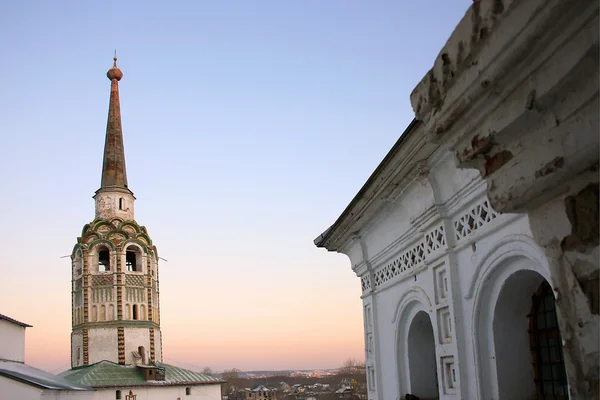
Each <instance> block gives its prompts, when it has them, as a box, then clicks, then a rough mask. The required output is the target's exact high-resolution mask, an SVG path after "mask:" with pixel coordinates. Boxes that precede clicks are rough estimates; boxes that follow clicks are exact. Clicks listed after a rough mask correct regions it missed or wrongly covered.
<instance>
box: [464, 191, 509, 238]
mask: <svg viewBox="0 0 600 400" xmlns="http://www.w3.org/2000/svg"><path fill="white" fill-rule="evenodd" d="M498 215H499V214H498V213H497V212H496V211H494V210H493V209H492V207H491V206H490V202H489V200H487V199H485V200H484V201H482V202H481V203H479V204H477V205H475V206H473V207H472V208H471V209H470V210H469V211H468V212H467V213H465V214H463V215H462V216H460V217H458V218H457V219H455V220H454V233H455V235H456V240H461V239H463V238H466V237H467V236H469V235H470V234H471V233H473V232H474V231H476V230H477V229H479V228H481V227H482V226H484V225H486V224H488V223H490V222H492V220H494V219H495V218H496V217H497V216H498Z"/></svg>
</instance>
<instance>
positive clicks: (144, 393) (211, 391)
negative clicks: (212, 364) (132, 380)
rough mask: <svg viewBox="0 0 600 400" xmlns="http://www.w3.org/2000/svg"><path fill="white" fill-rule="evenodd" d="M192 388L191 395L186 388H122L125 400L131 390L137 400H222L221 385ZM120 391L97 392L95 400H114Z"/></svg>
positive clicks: (105, 390) (122, 396)
mask: <svg viewBox="0 0 600 400" xmlns="http://www.w3.org/2000/svg"><path fill="white" fill-rule="evenodd" d="M187 387H189V388H191V394H190V395H189V396H188V395H186V394H185V388H186V387H185V386H167V387H151V388H121V389H119V390H121V394H122V395H121V398H122V399H123V400H124V399H125V395H126V394H128V393H129V390H133V393H134V394H136V395H137V400H163V399H173V400H177V399H178V398H179V399H181V400H188V399H202V400H221V385H199V386H187ZM116 390H118V389H102V390H98V391H97V392H96V397H95V400H114V399H115V393H116Z"/></svg>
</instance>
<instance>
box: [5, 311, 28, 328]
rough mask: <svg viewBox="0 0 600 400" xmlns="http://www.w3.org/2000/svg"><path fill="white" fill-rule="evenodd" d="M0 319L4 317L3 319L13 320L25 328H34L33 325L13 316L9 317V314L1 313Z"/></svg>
mask: <svg viewBox="0 0 600 400" xmlns="http://www.w3.org/2000/svg"><path fill="white" fill-rule="evenodd" d="M0 319H3V320H5V321H8V322H12V323H13V324H16V325H20V326H22V327H23V328H32V326H31V325H29V324H26V323H24V322H20V321H17V320H16V319H12V318H11V317H9V316H7V315H3V314H0Z"/></svg>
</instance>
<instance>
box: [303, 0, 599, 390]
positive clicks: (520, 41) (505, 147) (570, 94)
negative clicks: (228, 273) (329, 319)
mask: <svg viewBox="0 0 600 400" xmlns="http://www.w3.org/2000/svg"><path fill="white" fill-rule="evenodd" d="M598 23H599V20H598V2H595V1H583V0H573V1H567V0H548V1H540V0H521V1H517V0H480V1H474V3H473V5H472V6H471V7H470V8H469V10H468V11H467V13H466V15H465V17H464V18H463V20H462V21H461V22H460V23H459V25H458V26H457V27H456V29H455V31H454V32H453V33H452V35H451V37H450V38H449V39H448V42H447V44H446V45H445V46H444V48H443V49H442V50H441V51H440V54H439V55H438V57H437V58H436V60H435V63H434V67H433V68H432V70H431V71H429V72H428V73H427V74H426V76H425V77H424V78H423V80H422V81H421V82H420V83H419V84H418V86H417V87H416V88H415V90H414V91H413V93H412V94H411V102H412V104H413V108H414V111H415V120H414V121H413V122H412V123H411V124H410V126H409V127H408V128H407V129H406V131H405V132H404V133H403V134H402V136H401V137H400V139H399V141H398V142H397V143H396V144H395V145H394V147H393V148H392V150H391V151H390V152H389V153H388V155H387V156H386V157H385V158H384V160H383V161H382V162H381V164H380V165H379V167H377V169H376V170H375V172H374V173H373V174H372V176H371V177H370V178H369V180H368V181H367V182H366V184H365V185H364V186H363V188H362V189H361V190H360V192H359V193H358V194H357V196H356V197H355V198H354V199H353V200H352V202H351V203H350V204H349V206H348V207H347V208H346V209H345V210H344V211H343V213H342V214H341V215H340V217H339V218H338V219H337V221H336V222H335V223H334V224H333V225H332V226H331V227H330V228H329V229H328V230H327V231H325V232H324V233H323V234H322V235H320V236H319V237H318V238H317V239H316V240H315V244H316V245H317V246H319V247H324V248H326V249H328V250H330V251H335V252H339V253H343V254H346V255H347V256H348V257H349V259H350V261H351V265H352V269H353V271H354V272H355V273H356V274H357V275H358V276H359V277H360V282H361V288H362V299H363V306H364V324H365V352H366V363H367V382H368V390H369V399H372V400H374V399H378V400H393V399H399V398H402V397H403V396H405V395H406V394H413V395H417V396H419V397H420V398H422V399H423V398H425V399H426V398H440V399H498V398H499V399H511V400H520V399H523V400H525V399H532V398H546V399H549V398H552V399H554V398H557V399H566V398H572V399H591V398H598V390H599V389H598V379H599V377H598V375H599V336H598V333H599V322H600V320H599V316H598V308H599V307H598V301H599V298H598V292H599V280H598V278H599V262H598V256H599V255H598V221H599V214H598V201H599V197H598V154H599V145H598V143H599V140H598V129H599V123H598V120H599V118H598V113H599V112H598V110H599V103H598V70H599V66H598V56H599V51H598Z"/></svg>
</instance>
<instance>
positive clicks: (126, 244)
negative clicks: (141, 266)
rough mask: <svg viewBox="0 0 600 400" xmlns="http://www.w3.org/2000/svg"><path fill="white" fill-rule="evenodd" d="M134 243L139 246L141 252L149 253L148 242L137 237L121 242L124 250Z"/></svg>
mask: <svg viewBox="0 0 600 400" xmlns="http://www.w3.org/2000/svg"><path fill="white" fill-rule="evenodd" d="M132 245H133V246H137V247H138V248H139V250H140V251H141V252H143V253H148V247H147V246H146V244H145V243H144V242H142V241H141V240H137V239H135V238H131V239H127V240H125V241H124V242H123V243H122V244H121V247H122V248H123V250H126V249H127V248H128V247H130V246H132Z"/></svg>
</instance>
